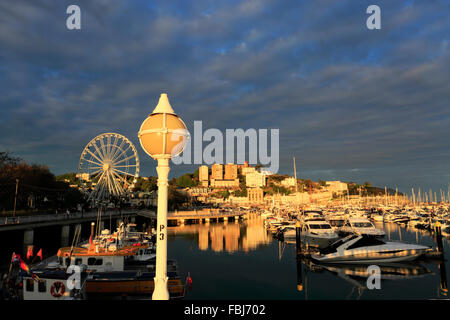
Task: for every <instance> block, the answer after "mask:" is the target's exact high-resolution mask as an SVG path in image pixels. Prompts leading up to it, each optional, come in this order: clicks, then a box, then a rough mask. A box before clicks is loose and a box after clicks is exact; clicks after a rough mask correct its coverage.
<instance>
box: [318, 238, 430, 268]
mask: <svg viewBox="0 0 450 320" xmlns="http://www.w3.org/2000/svg"><path fill="white" fill-rule="evenodd" d="M428 251H431V248H430V247H426V246H421V245H414V244H406V243H401V242H384V241H383V240H381V239H379V238H376V237H370V236H366V235H350V236H347V237H346V238H343V239H340V240H338V241H336V242H335V243H333V244H332V245H330V246H329V247H327V248H325V249H323V250H321V251H320V253H319V254H312V255H311V258H312V259H313V260H316V261H318V262H323V263H379V262H401V261H412V260H415V259H417V258H418V257H420V256H422V255H423V254H425V253H426V252H428Z"/></svg>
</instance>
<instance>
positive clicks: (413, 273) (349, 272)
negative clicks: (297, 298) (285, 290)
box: [279, 223, 448, 299]
mask: <svg viewBox="0 0 450 320" xmlns="http://www.w3.org/2000/svg"><path fill="white" fill-rule="evenodd" d="M377 227H378V228H380V229H384V230H385V232H386V240H391V241H398V240H400V241H404V242H408V243H412V242H414V240H415V242H416V243H419V244H420V243H422V244H423V243H426V245H430V246H432V247H435V246H436V245H435V243H434V241H435V240H436V239H433V234H432V233H430V231H429V230H423V229H415V228H409V227H406V226H399V225H397V224H393V223H386V224H383V223H381V224H379V225H378V226H377ZM430 242H431V243H430ZM433 244H434V245H433ZM285 245H286V244H283V245H281V247H283V246H285ZM279 247H280V246H279ZM291 247H293V248H295V244H294V245H292V244H291ZM447 250H448V245H447ZM445 261H446V260H445V259H444V260H442V259H437V258H436V257H423V258H421V259H420V260H416V261H412V262H401V263H374V265H377V266H378V267H379V268H380V279H381V280H382V283H384V284H385V285H386V286H384V285H382V287H381V289H382V290H379V291H378V290H369V288H368V287H367V281H368V278H369V277H370V275H371V273H370V271H369V270H368V267H369V265H367V264H325V263H318V262H316V261H313V260H311V259H308V258H305V257H300V256H299V257H297V279H296V280H297V281H296V282H297V283H296V285H297V291H298V292H300V293H301V294H303V296H304V298H305V299H308V295H311V294H314V293H315V292H321V291H322V290H323V288H324V286H328V285H329V283H330V282H329V281H330V278H329V276H330V275H332V276H335V277H336V279H338V278H339V279H342V280H344V281H345V282H346V283H347V284H349V285H350V288H351V289H349V290H351V291H350V292H349V293H348V292H347V295H346V299H359V298H361V297H362V296H363V294H364V293H365V292H368V291H372V292H371V293H370V294H367V295H364V296H365V297H366V298H377V297H380V298H382V299H385V298H386V296H385V293H388V294H389V295H393V296H392V297H393V298H399V299H405V298H408V297H415V298H417V297H421V292H422V290H425V288H435V289H434V290H437V291H434V290H433V291H434V292H437V293H436V296H431V297H437V298H447V295H448V286H447V273H446V263H445ZM326 275H328V276H326ZM437 276H439V285H437V282H436V281H435V280H433V279H436V277H437ZM327 277H328V280H322V279H326V278H327ZM399 280H400V281H401V280H404V281H411V287H409V288H410V290H408V291H406V292H405V291H404V290H402V288H404V285H397V284H396V283H397V282H396V281H399ZM312 281H313V282H314V285H312V284H311V283H312ZM386 281H387V282H386ZM308 283H310V284H309V285H308ZM388 283H389V284H388ZM308 286H309V287H308ZM383 289H384V290H383ZM386 290H388V291H386ZM377 291H378V292H379V293H378V292H377ZM425 291H426V290H425ZM341 297H342V296H341ZM427 298H430V296H428V297H427Z"/></svg>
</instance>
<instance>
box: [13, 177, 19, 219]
mask: <svg viewBox="0 0 450 320" xmlns="http://www.w3.org/2000/svg"><path fill="white" fill-rule="evenodd" d="M18 188H19V179H16V194H15V196H14V213H13V217H14V218H15V217H16V203H17V190H18Z"/></svg>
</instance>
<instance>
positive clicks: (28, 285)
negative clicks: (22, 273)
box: [26, 279, 34, 291]
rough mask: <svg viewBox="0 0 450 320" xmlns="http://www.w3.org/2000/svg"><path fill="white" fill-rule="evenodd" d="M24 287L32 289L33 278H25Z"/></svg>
mask: <svg viewBox="0 0 450 320" xmlns="http://www.w3.org/2000/svg"><path fill="white" fill-rule="evenodd" d="M26 289H27V291H34V280H33V279H27V282H26Z"/></svg>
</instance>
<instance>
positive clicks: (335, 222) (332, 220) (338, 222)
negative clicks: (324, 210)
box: [326, 215, 345, 231]
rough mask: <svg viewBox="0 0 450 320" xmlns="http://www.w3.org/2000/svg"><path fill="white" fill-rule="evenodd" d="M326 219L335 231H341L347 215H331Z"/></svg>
mask: <svg viewBox="0 0 450 320" xmlns="http://www.w3.org/2000/svg"><path fill="white" fill-rule="evenodd" d="M326 219H327V221H328V223H329V224H330V226H331V227H332V228H333V230H334V231H339V229H340V228H341V227H342V226H344V223H345V217H343V216H335V215H329V216H328V217H327V218H326Z"/></svg>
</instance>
